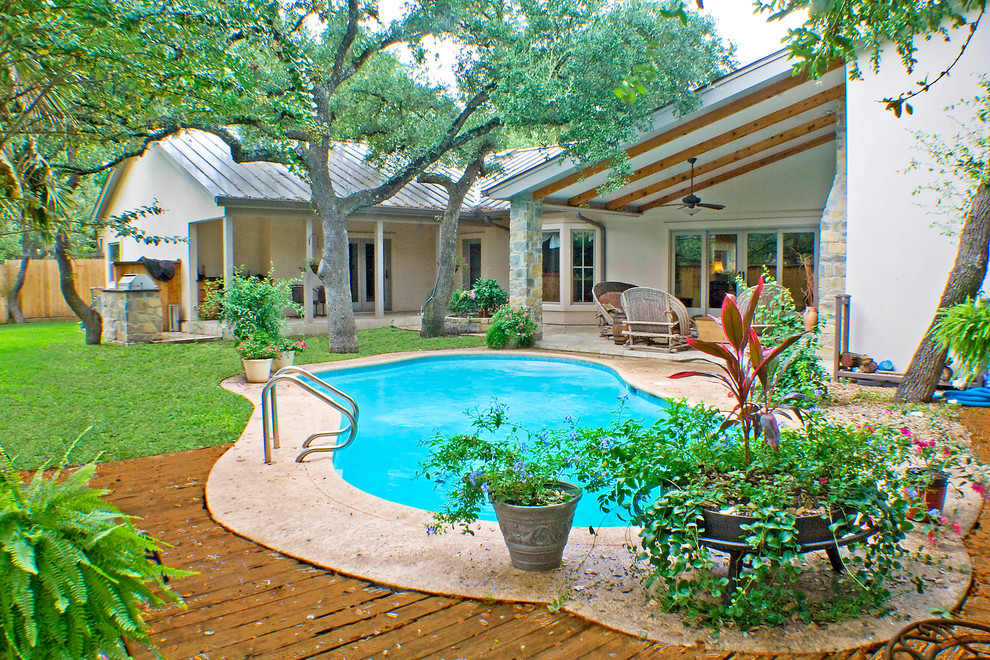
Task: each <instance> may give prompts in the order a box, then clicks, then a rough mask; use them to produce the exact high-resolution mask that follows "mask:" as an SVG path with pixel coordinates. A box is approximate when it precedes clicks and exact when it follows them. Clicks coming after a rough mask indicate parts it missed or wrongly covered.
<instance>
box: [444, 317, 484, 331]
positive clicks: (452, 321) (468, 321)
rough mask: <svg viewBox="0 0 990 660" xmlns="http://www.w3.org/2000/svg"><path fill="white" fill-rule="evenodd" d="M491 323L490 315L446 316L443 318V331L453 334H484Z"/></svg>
mask: <svg viewBox="0 0 990 660" xmlns="http://www.w3.org/2000/svg"><path fill="white" fill-rule="evenodd" d="M491 324H492V319H491V317H483V318H482V317H478V316H447V317H445V318H444V331H445V332H446V333H447V334H455V335H466V334H474V333H479V334H485V333H486V332H488V327H489V326H490V325H491Z"/></svg>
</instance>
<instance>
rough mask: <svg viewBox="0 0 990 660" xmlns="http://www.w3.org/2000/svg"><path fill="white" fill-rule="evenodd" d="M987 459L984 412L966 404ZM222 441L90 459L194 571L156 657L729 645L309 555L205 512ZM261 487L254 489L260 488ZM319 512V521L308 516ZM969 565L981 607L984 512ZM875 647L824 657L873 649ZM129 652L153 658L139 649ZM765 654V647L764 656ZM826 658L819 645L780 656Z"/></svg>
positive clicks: (569, 654) (988, 565)
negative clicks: (615, 627)
mask: <svg viewBox="0 0 990 660" xmlns="http://www.w3.org/2000/svg"><path fill="white" fill-rule="evenodd" d="M964 420H965V421H967V423H968V424H969V425H970V426H973V427H978V428H977V430H978V431H979V433H978V434H975V435H974V444H975V445H976V446H977V449H978V450H979V451H980V453H982V454H983V455H984V457H986V458H990V411H977V412H970V411H966V413H965V415H964ZM224 450H225V447H210V448H206V449H196V450H192V451H186V452H180V453H176V454H168V455H164V456H152V457H147V458H139V459H132V460H127V461H119V462H116V463H106V464H103V465H101V466H100V470H99V473H98V477H97V480H96V482H95V483H96V485H99V486H102V487H106V488H111V489H112V490H113V494H112V495H111V499H112V500H113V501H114V502H115V503H116V504H117V506H119V507H120V508H121V510H123V511H124V512H126V513H129V514H132V515H137V516H141V517H142V518H143V520H141V521H139V525H140V526H141V527H142V528H143V529H145V530H147V531H148V532H149V533H150V534H152V535H153V536H155V537H157V538H160V539H162V540H164V541H166V542H167V543H170V544H172V546H173V547H171V548H169V549H167V550H166V551H165V552H164V553H163V560H164V561H165V563H166V564H168V565H170V566H176V567H179V568H186V569H190V570H194V571H198V575H195V576H192V577H188V578H184V579H182V580H179V581H177V582H175V583H174V587H175V589H176V591H178V593H180V594H181V595H182V596H183V597H184V598H185V601H186V609H184V610H183V609H179V608H177V607H171V608H166V609H163V610H160V611H156V612H152V613H150V614H149V617H148V619H149V622H150V625H151V629H152V631H153V638H154V639H155V641H156V642H157V643H158V644H159V647H160V649H161V651H162V653H163V655H164V656H165V657H166V658H169V659H170V660H177V659H180V658H196V659H199V660H222V659H228V658H229V659H234V658H272V659H285V660H289V659H293V660H295V659H300V658H334V659H337V658H341V659H350V658H378V659H384V658H450V659H453V658H472V659H473V658H539V659H551V658H555V659H567V660H572V659H573V660H576V659H578V658H589V659H590V658H595V659H597V658H616V659H619V660H625V659H630V658H636V659H646V658H679V659H688V658H706V659H712V660H729V659H730V658H731V659H732V660H744V659H748V658H755V657H757V656H752V655H750V654H741V653H740V654H733V653H725V652H713V651H706V650H704V649H699V648H683V647H679V646H666V645H663V644H651V643H649V642H646V641H643V640H639V639H636V638H634V637H631V636H629V635H626V634H623V633H618V632H615V631H612V630H609V629H607V628H604V627H603V626H600V625H598V624H595V623H591V622H588V621H585V620H584V619H581V618H579V617H575V616H572V615H568V614H563V613H559V612H558V613H551V612H549V611H547V609H546V608H545V607H542V606H537V605H520V604H509V603H493V602H482V601H476V600H468V599H460V598H448V597H441V596H433V595H430V594H425V593H420V592H414V591H396V590H393V589H389V588H383V587H380V586H378V585H375V584H372V583H369V582H366V581H363V580H356V579H353V578H349V577H345V576H341V575H338V574H336V573H333V572H332V571H325V570H322V569H317V568H314V567H312V566H310V565H307V564H304V563H302V562H299V561H297V560H295V559H291V558H289V557H285V556H283V555H280V554H278V553H276V552H271V551H269V550H266V549H265V548H262V547H260V546H257V545H255V544H253V543H251V542H250V541H248V540H246V539H243V538H241V537H239V536H236V535H234V534H231V533H230V532H227V531H226V530H224V529H223V528H221V527H220V526H218V525H217V524H216V523H215V522H213V520H212V519H211V518H210V516H209V514H208V512H207V511H206V508H205V506H204V502H203V495H204V490H203V489H204V486H205V483H206V479H207V476H208V475H209V471H210V468H211V467H212V465H213V463H214V461H216V459H217V458H218V457H219V456H220V455H221V454H222V453H223V451H224ZM264 495H265V494H263V493H259V497H264ZM313 524H319V521H313ZM967 545H968V546H969V548H970V553H971V554H972V555H973V558H974V562H975V564H976V573H975V576H974V586H973V588H972V590H971V593H970V596H969V598H968V600H967V602H966V603H965V606H964V608H963V610H962V616H966V617H970V618H975V619H979V620H984V621H986V620H990V513H988V511H987V509H986V508H985V510H984V511H983V512H982V515H981V528H978V529H977V530H975V531H974V533H973V534H971V535H970V536H969V538H968V539H967ZM879 655H880V651H879V650H878V649H877V647H869V648H863V649H860V650H859V651H856V652H847V653H841V654H834V656H833V657H839V658H849V659H853V658H855V659H856V660H860V659H862V660H866V659H870V660H873V659H875V658H878V657H879ZM138 657H151V654H150V653H146V652H144V653H139V654H138ZM764 657H765V658H769V657H771V656H764ZM787 657H789V658H791V659H793V660H797V659H798V658H804V657H806V658H808V659H809V660H811V659H812V658H824V657H827V656H826V655H824V654H816V655H808V656H787Z"/></svg>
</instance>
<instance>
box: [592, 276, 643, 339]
mask: <svg viewBox="0 0 990 660" xmlns="http://www.w3.org/2000/svg"><path fill="white" fill-rule="evenodd" d="M634 286H636V285H635V284H626V283H625V282H599V283H598V284H596V285H595V286H593V287H591V297H592V298H594V300H595V306H596V307H598V326H599V333H600V334H601V336H602V337H611V336H612V326H613V325H614V324H615V311H616V310H619V311H621V310H622V292H623V291H625V290H627V289H631V288H633V287H634Z"/></svg>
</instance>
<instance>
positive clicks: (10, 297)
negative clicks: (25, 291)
mask: <svg viewBox="0 0 990 660" xmlns="http://www.w3.org/2000/svg"><path fill="white" fill-rule="evenodd" d="M29 263H31V245H30V233H29V232H28V231H27V230H26V229H25V230H24V231H23V232H21V265H20V267H19V268H18V269H17V277H16V278H15V279H14V286H13V287H11V289H10V292H9V293H7V311H8V313H9V314H10V317H11V318H13V319H14V322H15V323H24V322H25V321H24V312H23V311H21V301H20V295H21V289H22V288H23V287H24V278H25V277H26V276H27V269H28V264H29Z"/></svg>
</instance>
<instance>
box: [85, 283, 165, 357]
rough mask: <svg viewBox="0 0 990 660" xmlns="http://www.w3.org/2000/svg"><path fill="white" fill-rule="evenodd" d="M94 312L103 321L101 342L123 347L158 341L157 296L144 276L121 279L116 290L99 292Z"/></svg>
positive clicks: (159, 305)
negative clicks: (96, 312)
mask: <svg viewBox="0 0 990 660" xmlns="http://www.w3.org/2000/svg"><path fill="white" fill-rule="evenodd" d="M97 309H98V311H99V312H100V316H102V317H103V341H109V342H113V343H115V344H124V345H125V346H126V345H128V344H147V343H150V342H152V341H155V340H157V339H159V338H160V337H161V328H162V301H161V296H160V295H159V291H158V285H157V284H155V282H154V280H152V279H151V278H150V277H148V276H147V275H144V274H140V275H125V276H124V277H122V278H120V280H119V281H118V282H117V284H116V286H114V287H107V288H105V289H100V298H99V302H98V303H97Z"/></svg>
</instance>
